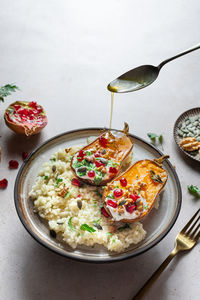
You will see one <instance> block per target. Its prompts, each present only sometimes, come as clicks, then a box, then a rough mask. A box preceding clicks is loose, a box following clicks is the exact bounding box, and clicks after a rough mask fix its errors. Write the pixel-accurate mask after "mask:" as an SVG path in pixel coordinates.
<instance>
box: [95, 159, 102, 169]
mask: <svg viewBox="0 0 200 300" xmlns="http://www.w3.org/2000/svg"><path fill="white" fill-rule="evenodd" d="M94 163H95V165H96V167H97V168H99V167H101V166H102V165H103V163H102V162H101V161H99V160H95V162H94Z"/></svg>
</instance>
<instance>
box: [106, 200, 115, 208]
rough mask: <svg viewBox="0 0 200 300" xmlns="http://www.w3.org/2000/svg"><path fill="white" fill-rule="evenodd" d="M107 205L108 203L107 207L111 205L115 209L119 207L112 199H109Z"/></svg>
mask: <svg viewBox="0 0 200 300" xmlns="http://www.w3.org/2000/svg"><path fill="white" fill-rule="evenodd" d="M106 203H107V205H109V206H111V207H113V208H116V207H117V202H115V201H113V200H111V199H108V200H107V202H106Z"/></svg>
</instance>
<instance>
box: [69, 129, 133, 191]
mask: <svg viewBox="0 0 200 300" xmlns="http://www.w3.org/2000/svg"><path fill="white" fill-rule="evenodd" d="M102 137H103V138H106V139H107V140H108V141H109V142H108V144H107V146H105V147H103V146H102V145H101V144H100V142H99V140H100V139H101V138H102ZM132 148H133V142H132V140H131V139H130V138H129V137H128V135H127V134H126V133H124V132H123V131H114V130H112V131H106V132H104V133H103V134H101V135H100V136H99V137H97V138H96V139H95V140H94V141H93V142H91V143H90V144H88V145H87V146H85V147H83V148H81V149H80V150H79V151H78V152H77V153H79V152H80V151H81V150H82V151H89V150H90V149H97V151H100V152H101V151H103V150H106V151H107V154H105V155H102V158H106V159H108V160H109V159H114V160H116V161H118V162H119V165H118V166H117V167H116V168H117V173H115V174H114V173H113V174H109V177H108V178H107V179H102V181H101V182H99V183H95V181H94V179H90V178H83V177H82V176H78V174H77V172H76V169H75V168H74V166H73V164H74V161H75V159H76V158H75V157H76V156H77V153H76V154H75V155H74V156H73V157H72V160H71V169H72V171H73V173H74V175H75V176H76V177H77V178H78V179H80V180H81V181H83V182H85V183H87V184H90V185H95V186H103V185H106V184H107V183H108V182H110V181H111V180H112V179H114V178H115V177H116V176H117V175H118V174H119V171H120V169H121V165H122V163H123V161H124V160H125V159H126V158H127V156H128V155H129V154H130V152H131V150H132ZM109 151H111V154H110V155H109V153H108V152H109Z"/></svg>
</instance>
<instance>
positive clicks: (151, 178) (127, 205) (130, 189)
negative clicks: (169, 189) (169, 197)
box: [103, 159, 168, 223]
mask: <svg viewBox="0 0 200 300" xmlns="http://www.w3.org/2000/svg"><path fill="white" fill-rule="evenodd" d="M167 178H168V175H167V172H166V170H165V169H163V168H162V165H161V164H160V162H159V163H158V162H156V161H152V160H148V159H145V160H140V161H138V162H136V163H135V164H134V165H132V166H131V167H130V168H129V169H128V170H127V171H126V172H124V173H123V174H121V175H120V176H118V177H116V178H115V179H114V180H112V181H111V182H110V183H108V184H107V187H106V188H105V189H104V193H103V202H104V208H105V209H106V211H107V212H108V214H109V215H110V216H111V217H112V218H113V219H114V220H115V221H122V222H126V223H131V222H135V221H139V220H141V219H142V218H144V217H145V216H146V215H147V214H148V213H149V212H150V211H151V209H152V208H153V206H154V203H155V200H156V198H157V197H158V195H159V193H160V192H161V191H162V189H163V187H164V186H165V184H166V182H167Z"/></svg>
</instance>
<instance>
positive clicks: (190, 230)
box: [185, 216, 200, 235]
mask: <svg viewBox="0 0 200 300" xmlns="http://www.w3.org/2000/svg"><path fill="white" fill-rule="evenodd" d="M199 220H200V216H199V217H198V219H197V220H196V221H195V222H194V224H192V226H191V227H190V229H189V230H188V231H187V232H185V234H186V235H189V234H190V232H192V230H193V228H194V227H195V225H196V224H197V223H198V221H199ZM192 235H193V233H192Z"/></svg>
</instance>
